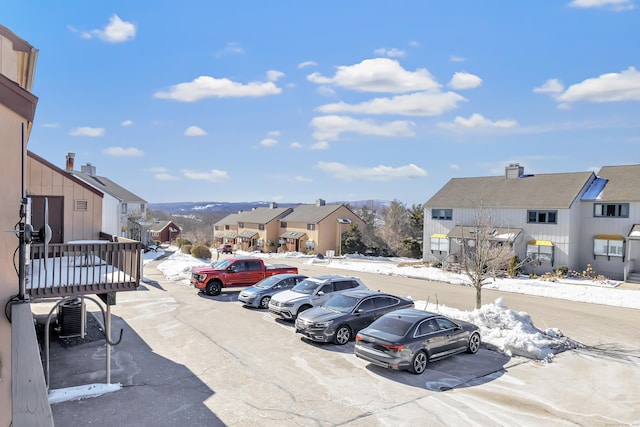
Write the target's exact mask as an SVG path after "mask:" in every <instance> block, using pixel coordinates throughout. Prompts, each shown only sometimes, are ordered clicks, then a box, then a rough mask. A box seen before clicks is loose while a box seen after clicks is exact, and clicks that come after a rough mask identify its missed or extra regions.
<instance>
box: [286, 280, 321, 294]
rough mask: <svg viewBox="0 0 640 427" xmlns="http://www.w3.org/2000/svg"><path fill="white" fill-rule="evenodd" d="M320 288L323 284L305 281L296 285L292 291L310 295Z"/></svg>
mask: <svg viewBox="0 0 640 427" xmlns="http://www.w3.org/2000/svg"><path fill="white" fill-rule="evenodd" d="M320 286H322V283H321V282H316V281H315V280H309V279H304V280H303V281H302V282H300V283H298V284H297V285H295V286H294V287H293V289H291V290H292V291H294V292H300V293H301V294H308V295H310V294H311V293H312V292H313V291H314V290H316V289H318V288H319V287H320Z"/></svg>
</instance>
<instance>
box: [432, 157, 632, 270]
mask: <svg viewBox="0 0 640 427" xmlns="http://www.w3.org/2000/svg"><path fill="white" fill-rule="evenodd" d="M639 184H640V166H639V165H633V166H614V167H603V168H602V169H601V170H600V171H599V172H598V174H595V173H593V172H575V173H555V174H525V173H524V168H523V167H522V166H520V165H519V164H511V165H509V166H507V167H506V168H505V175H504V176H491V177H477V178H453V179H451V180H450V181H449V182H448V183H447V184H445V186H444V187H442V188H441V189H440V190H439V191H438V192H437V193H436V194H435V195H434V196H433V197H431V198H430V199H429V200H428V201H427V202H426V203H425V225H424V241H425V242H426V244H425V247H424V254H423V258H424V259H425V260H427V261H432V260H440V261H444V262H455V260H456V256H457V255H458V254H459V252H460V247H461V243H462V240H463V239H465V240H474V239H473V233H474V230H476V229H477V228H478V226H481V227H485V226H486V227H491V228H492V230H491V232H492V233H493V236H494V237H493V239H494V240H495V242H496V243H497V244H509V245H511V246H512V248H513V252H514V254H516V255H517V256H518V258H519V259H520V260H525V259H529V260H534V261H535V262H533V263H530V264H529V265H528V266H526V267H525V271H528V272H532V271H533V272H536V273H542V272H547V271H552V270H553V269H554V268H555V267H557V266H560V265H564V266H567V267H568V268H569V269H572V270H576V271H582V270H584V269H585V268H586V266H587V264H591V265H592V267H594V268H595V270H596V271H597V272H598V273H600V274H602V275H605V276H607V277H609V278H611V279H616V280H626V279H627V277H628V276H630V275H631V274H632V272H633V271H634V268H638V267H634V259H635V258H637V256H638V254H640V244H638V243H639V242H638V238H639V237H640V236H636V235H635V233H634V230H636V228H640V227H637V224H639V223H640V192H639V191H638V188H640V187H639V186H638V185H639ZM479 218H482V220H481V221H480V222H479V221H478V219H479Z"/></svg>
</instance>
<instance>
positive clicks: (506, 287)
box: [49, 247, 640, 403]
mask: <svg viewBox="0 0 640 427" xmlns="http://www.w3.org/2000/svg"><path fill="white" fill-rule="evenodd" d="M168 251H172V252H173V254H171V255H170V256H168V257H167V258H165V260H164V261H162V262H161V263H160V264H158V269H159V270H160V271H161V272H162V273H163V274H164V275H165V277H166V278H167V280H175V281H177V282H180V283H182V284H185V285H189V279H190V277H191V269H192V268H193V267H201V266H206V265H209V264H211V261H209V260H204V259H198V258H194V257H192V256H191V255H187V254H183V253H181V252H180V251H179V250H178V248H176V247H170V248H168ZM237 254H238V255H252V256H259V257H261V258H264V259H265V260H266V261H265V262H269V260H278V259H280V260H281V259H286V258H307V261H306V263H309V264H319V265H326V266H327V268H340V269H345V270H351V271H362V272H368V273H377V274H385V275H393V276H402V277H411V278H422V279H428V280H434V281H440V282H446V283H452V284H455V285H462V286H468V285H467V283H468V280H467V278H466V277H465V276H464V275H461V274H455V273H448V272H444V271H442V270H441V269H439V268H432V267H424V266H421V265H419V262H418V260H415V259H401V258H372V257H362V256H349V257H340V258H332V259H326V258H325V259H320V258H317V257H312V256H308V255H304V254H301V253H284V254H262V253H240V252H237ZM163 255H165V251H164V250H163V249H158V250H157V251H149V252H146V253H145V254H144V263H145V264H146V263H148V262H150V261H153V260H155V259H158V258H159V257H161V256H163ZM216 255H217V254H216V253H215V251H213V257H214V259H215V258H216ZM617 285H619V282H613V281H609V282H606V283H599V282H592V281H587V280H575V279H573V280H569V279H566V280H563V281H562V282H546V281H544V280H540V279H529V278H528V277H524V276H523V277H518V278H515V279H502V278H499V279H495V280H492V281H491V283H488V284H487V285H485V286H486V287H487V288H490V289H497V290H501V291H506V292H516V293H520V294H527V295H536V296H543V297H548V298H560V299H568V300H572V301H580V302H587V303H594V304H606V305H612V306H617V307H627V308H634V309H640V291H634V290H622V289H615V287H616V286H617ZM415 307H416V308H419V309H422V310H428V311H433V312H437V313H440V314H444V315H445V316H449V317H452V318H454V319H460V320H464V321H467V322H471V323H473V324H475V325H477V326H478V327H479V328H480V334H481V336H482V341H483V344H484V345H485V346H487V347H490V348H493V349H495V350H498V351H502V352H503V353H505V354H507V355H509V356H521V357H526V358H530V359H535V360H541V361H544V362H551V361H552V360H553V357H554V355H555V354H558V353H560V352H562V351H565V350H568V349H571V348H578V347H580V344H578V343H576V342H574V341H572V340H571V339H570V338H568V337H565V336H563V334H562V332H561V331H560V330H558V329H556V328H549V329H546V330H541V329H538V328H537V327H535V325H534V324H533V322H532V321H531V317H530V316H529V314H528V313H525V312H516V311H513V310H511V309H509V308H508V307H507V306H505V304H504V301H503V299H502V298H498V299H497V300H496V301H495V302H494V303H491V304H484V305H483V306H482V307H481V308H480V309H476V310H473V311H463V310H458V309H455V308H451V307H447V306H445V305H441V304H438V305H436V304H433V303H428V302H426V301H415ZM120 387H121V385H120V384H89V385H86V386H79V387H71V388H68V389H62V390H51V391H50V392H49V402H50V403H57V402H63V401H67V400H79V399H84V398H88V397H93V396H98V395H101V394H104V393H109V392H112V391H116V390H119V389H120Z"/></svg>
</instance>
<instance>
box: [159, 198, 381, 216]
mask: <svg viewBox="0 0 640 427" xmlns="http://www.w3.org/2000/svg"><path fill="white" fill-rule="evenodd" d="M271 203H273V202H171V203H148V204H147V208H148V209H152V210H159V211H163V212H169V213H177V212H199V211H200V212H215V211H225V212H240V211H243V212H246V211H250V210H251V209H253V208H261V207H269V206H271ZM371 203H374V204H376V205H384V206H388V204H389V202H386V201H380V200H360V201H348V202H347V201H338V202H326V204H327V205H336V204H338V205H339V204H348V205H349V206H352V207H357V208H359V207H361V206H364V205H367V204H371ZM301 204H302V203H280V202H277V205H278V207H279V208H295V207H296V206H298V205H301Z"/></svg>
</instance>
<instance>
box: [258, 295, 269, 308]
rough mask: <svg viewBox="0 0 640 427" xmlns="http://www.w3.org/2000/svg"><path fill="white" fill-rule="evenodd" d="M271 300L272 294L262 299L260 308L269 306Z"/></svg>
mask: <svg viewBox="0 0 640 427" xmlns="http://www.w3.org/2000/svg"><path fill="white" fill-rule="evenodd" d="M269 301H271V297H270V296H266V297H264V298H262V299H261V300H260V308H269Z"/></svg>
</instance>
